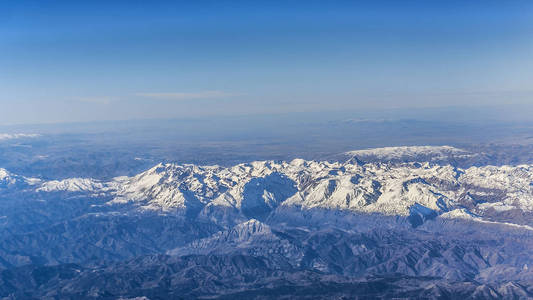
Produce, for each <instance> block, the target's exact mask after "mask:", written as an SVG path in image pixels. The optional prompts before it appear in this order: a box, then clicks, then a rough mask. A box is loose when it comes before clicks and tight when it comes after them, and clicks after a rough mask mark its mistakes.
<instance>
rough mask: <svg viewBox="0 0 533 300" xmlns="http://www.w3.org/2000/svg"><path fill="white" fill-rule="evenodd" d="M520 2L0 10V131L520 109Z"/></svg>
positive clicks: (530, 52)
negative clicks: (98, 123)
mask: <svg viewBox="0 0 533 300" xmlns="http://www.w3.org/2000/svg"><path fill="white" fill-rule="evenodd" d="M532 81H533V2H531V1H488V0H487V1H367V2H363V1H279V2H278V1H264V2H261V1H189V2H182V1H172V2H163V1H83V3H82V1H23V0H21V1H3V2H1V3H0V89H1V92H0V124H13V123H41V122H67V121H94V120H122V119H146V118H149V119H153V118H155V119H157V118H184V117H204V116H215V115H222V116H232V115H248V114H261V113H286V112H320V111H324V112H327V111H346V110H364V109H372V110H379V109H384V108H386V109H390V108H399V109H407V110H408V109H410V108H420V107H447V106H469V107H472V106H474V107H475V106H486V105H489V106H490V105H504V104H505V105H508V104H509V103H511V104H526V105H528V104H530V103H532V102H533V100H532V99H533V82H532Z"/></svg>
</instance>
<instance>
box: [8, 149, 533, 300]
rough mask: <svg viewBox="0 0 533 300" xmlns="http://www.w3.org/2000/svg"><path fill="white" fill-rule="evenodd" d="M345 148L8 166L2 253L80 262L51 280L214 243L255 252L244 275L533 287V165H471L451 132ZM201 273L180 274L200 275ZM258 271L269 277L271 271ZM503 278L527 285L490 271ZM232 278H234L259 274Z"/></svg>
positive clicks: (484, 289)
mask: <svg viewBox="0 0 533 300" xmlns="http://www.w3.org/2000/svg"><path fill="white" fill-rule="evenodd" d="M341 157H342V160H338V161H308V160H303V159H294V160H292V161H256V162H251V163H242V164H237V165H235V166H231V167H221V166H198V165H192V164H171V163H167V164H158V165H156V166H154V167H152V168H150V169H149V170H147V171H145V172H142V173H140V174H137V175H135V176H131V177H127V176H123V177H117V178H114V179H112V180H107V181H102V180H98V179H90V178H70V179H63V180H44V179H39V178H28V177H24V176H19V175H15V174H12V173H10V172H9V171H7V170H4V169H0V200H1V201H2V202H1V203H0V205H1V208H2V211H1V212H0V234H1V235H0V237H1V238H2V241H3V242H2V243H1V245H0V266H1V267H3V268H7V269H10V270H11V269H12V268H17V267H20V268H23V267H22V266H24V265H43V264H44V265H49V266H64V264H68V263H77V264H82V265H84V267H80V269H79V272H78V273H72V274H71V275H69V276H67V278H66V279H65V280H64V281H58V282H54V283H47V284H48V285H46V284H45V285H43V286H42V289H43V290H47V289H49V290H53V289H57V288H59V286H69V285H72V284H73V282H76V280H82V279H83V280H88V279H84V278H85V277H84V276H89V277H91V276H93V275H89V274H92V273H90V272H99V273H98V274H107V272H115V271H114V270H116V268H119V269H120V268H124V267H125V266H124V265H120V264H122V263H125V264H127V265H129V266H131V265H138V264H140V265H139V266H138V269H136V270H133V271H132V272H141V271H140V270H144V269H143V267H142V266H141V265H144V266H147V264H152V263H153V261H152V262H150V263H147V262H146V261H144V260H143V259H141V260H136V258H138V257H141V256H143V255H170V256H171V257H180V259H185V260H187V259H190V257H192V256H194V257H196V258H197V259H200V260H202V259H201V257H206V259H207V261H204V260H202V262H201V263H200V262H198V261H197V262H196V263H197V264H198V265H197V266H200V265H201V266H202V268H203V267H206V268H208V267H209V266H211V267H213V266H214V265H210V264H218V263H221V262H220V261H218V262H216V263H215V261H212V260H210V259H215V257H217V259H219V258H221V257H224V259H226V258H228V257H235V255H238V256H240V257H246V259H252V261H253V262H252V261H247V263H246V264H245V265H240V266H239V267H236V268H237V269H235V270H234V271H235V273H232V274H231V276H234V278H236V277H235V276H237V277H238V276H244V275H242V274H244V273H242V272H249V271H250V270H256V271H257V269H258V268H259V269H262V270H263V271H265V270H268V272H267V271H265V272H267V273H268V274H269V275H268V276H271V277H268V276H267V277H268V278H271V279H272V280H274V279H273V278H274V277H275V276H273V275H272V274H273V273H271V272H273V271H272V270H278V271H279V272H280V273H279V274H278V275H279V276H278V279H280V278H287V276H296V277H298V276H300V277H302V278H300V280H301V282H303V283H305V284H308V283H309V281H310V280H311V281H312V280H315V279H312V278H315V277H314V276H319V275H317V274H322V275H320V276H325V275H327V274H329V275H328V276H341V277H342V278H341V277H338V278H336V279H334V278H333V277H331V278H330V279H331V280H332V281H333V282H336V283H339V282H352V281H353V280H354V278H362V277H361V276H367V275H369V274H371V275H372V276H389V275H391V274H395V275H394V276H400V277H401V276H412V278H414V279H416V278H419V279H416V280H422V279H421V278H423V277H424V278H426V277H428V276H429V277H431V278H435V280H437V279H438V278H440V279H438V280H441V281H438V280H437V285H438V284H441V285H442V288H443V289H447V290H449V289H450V287H449V286H447V285H446V284H449V283H450V282H461V283H462V284H464V283H465V282H469V284H471V285H472V286H469V287H468V288H466V287H465V288H464V290H463V292H464V293H465V294H467V295H473V294H475V293H480V295H482V296H484V297H489V298H490V297H495V298H497V297H500V296H504V297H506V296H509V295H511V296H512V295H518V294H516V293H519V294H520V293H522V294H524V293H525V294H524V295H526V296H527V295H530V294H531V290H530V289H529V285H527V284H526V285H525V286H524V284H525V283H524V282H529V281H530V280H533V273H531V271H529V267H528V266H531V265H533V260H532V259H531V258H530V257H533V256H532V254H533V247H532V246H533V239H532V237H533V165H515V166H510V165H503V166H491V165H483V166H472V167H468V168H461V167H458V166H457V165H456V164H454V161H455V159H457V158H458V157H462V158H464V157H468V158H469V159H472V158H476V157H481V158H482V159H486V157H484V156H483V153H471V152H468V151H465V150H461V149H457V148H453V147H448V146H442V147H430V146H424V147H393V148H381V149H374V150H359V151H351V152H348V153H345V154H344V155H343V156H341ZM185 257H188V258H185ZM257 258H260V259H261V260H263V261H261V262H259V261H254V260H253V259H257ZM130 259H134V261H128V260H130ZM154 259H155V260H157V261H159V260H160V259H161V258H154ZM243 259H244V258H243ZM163 260H166V259H163ZM104 261H115V262H117V263H118V264H119V265H114V266H110V265H108V264H107V263H105V264H104V263H103V262H104ZM87 263H89V264H88V265H87ZM161 263H162V262H161V261H160V262H159V264H161ZM174 263H177V262H176V261H175V262H174ZM179 263H184V262H183V261H180V262H179ZM226 263H228V262H224V263H223V264H226ZM250 263H253V264H259V265H256V266H255V267H252V266H251V265H249V264H250ZM102 264H104V265H102ZM165 264H167V262H165ZM233 266H234V265H233ZM53 268H59V267H53ZM69 268H70V267H69ZM82 269H83V270H82ZM16 270H18V271H16V272H19V273H20V274H19V273H17V274H19V275H17V276H22V277H21V278H23V277H24V276H27V275H24V274H26V273H24V272H26V271H24V269H16ZM52 270H53V271H51V272H56V271H57V269H52ZM112 270H113V271H112ZM296 270H298V271H296ZM256 271H253V272H256ZM13 272H15V271H13ZM58 272H59V271H58ZM87 272H89V273H87ZM150 272H152V271H150ZM154 272H155V271H154ZM158 272H159V271H158ZM173 272H174V271H173ZM191 272H193V273H194V272H207V271H206V270H202V271H200V270H196V271H191ZM299 272H308V273H299ZM317 272H318V273H317ZM156 273H157V272H156ZM171 273H172V272H171ZM69 274H70V273H69ZM150 274H152V275H154V274H155V273H150ZM191 274H192V273H190V274H188V275H185V274H181V275H180V276H182V278H185V277H187V276H192V277H191V278H192V279H191V280H196V281H198V282H200V281H201V280H202V276H200V275H198V276H199V277H198V276H196V275H191ZM209 274H211V275H208V277H209V276H214V275H213V274H212V273H209ZM265 274H266V273H265ZM289 274H293V275H289ZM295 274H298V275H295ZM398 274H399V275H398ZM152 275H150V276H152ZM167 275H168V274H167ZM167 275H164V276H167ZM204 275H205V274H204ZM28 276H29V275H28ZM102 276H103V275H102ZM154 276H156V275H154ZM158 276H159V275H158ZM161 276H163V275H161ZM183 276H185V277H183ZM228 276H229V275H228ZM265 276H266V275H265ZM2 278H3V279H2ZM187 278H189V277H187ZM265 278H266V277H265ZM402 278H404V277H402ZM263 279H264V278H262V279H261V280H263ZM414 279H413V280H414ZM1 280H3V282H4V284H7V283H9V284H10V285H11V286H15V285H17V284H21V283H20V282H16V281H12V280H11V281H10V278H7V277H5V276H4V277H1V276H0V286H1V282H2V281H1ZM32 280H35V279H32ZM124 280H126V279H124ZM203 280H205V278H204V279H203ZM220 280H222V279H220ZM255 280H256V282H257V285H258V286H259V287H266V286H269V285H272V284H274V283H273V282H274V281H269V282H266V281H261V280H259V279H258V278H256V279H255ZM320 280H323V278H322V279H320ZM361 280H362V279H361ZM402 280H403V279H402ZM424 280H426V279H424ZM432 280H433V279H432ZM502 280H503V281H505V282H513V284H515V283H516V284H519V286H518V287H517V286H514V285H513V287H512V288H509V290H505V288H501V287H500V286H499V285H498V286H495V285H494V284H495V283H496V282H497V283H498V284H500V283H501V282H502ZM365 282H368V281H365ZM420 282H422V281H420ZM518 282H519V283H518ZM303 283H302V284H303ZM276 284H277V283H276ZM276 284H274V286H275V285H276ZM351 284H353V282H352V283H351ZM520 284H521V285H520ZM58 285H59V286H58ZM223 285H227V288H228V289H230V290H231V292H236V291H240V290H242V289H249V288H250V287H246V286H238V287H237V286H233V285H231V284H230V283H224V284H223ZM230 285H231V288H230V287H229V286H230ZM31 288H34V289H35V288H37V287H36V286H33V287H31ZM110 288H111V287H110ZM174 288H177V287H174ZM182 288H183V289H185V288H184V287H182ZM402 288H405V289H406V290H409V287H406V286H405V287H402ZM112 289H118V288H117V287H112ZM178 289H179V288H178ZM118 290H120V289H118ZM182 291H184V290H182ZM188 291H189V290H188ZM198 291H199V293H200V294H202V295H204V294H205V293H207V294H209V293H211V295H217V294H219V293H222V290H219V289H218V288H215V287H213V288H212V289H211V290H202V289H199V290H198ZM228 291H229V290H224V291H223V293H228ZM103 292H105V291H104V290H101V291H96V294H97V295H99V294H98V293H103ZM0 293H3V294H2V295H9V294H10V293H11V294H12V293H13V290H10V289H9V288H4V290H2V289H0ZM128 293H129V292H124V293H121V292H117V294H116V295H121V296H122V295H130V294H128ZM207 294H205V295H207ZM522 294H520V295H522ZM35 295H42V294H38V293H37V294H35ZM133 295H140V294H135V293H134V294H131V295H130V296H133Z"/></svg>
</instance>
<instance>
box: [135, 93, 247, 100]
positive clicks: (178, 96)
mask: <svg viewBox="0 0 533 300" xmlns="http://www.w3.org/2000/svg"><path fill="white" fill-rule="evenodd" d="M135 95H136V96H139V97H145V98H153V99H168V100H194V99H212V98H226V97H234V96H239V95H240V94H237V93H229V92H223V91H202V92H193V93H137V94H135Z"/></svg>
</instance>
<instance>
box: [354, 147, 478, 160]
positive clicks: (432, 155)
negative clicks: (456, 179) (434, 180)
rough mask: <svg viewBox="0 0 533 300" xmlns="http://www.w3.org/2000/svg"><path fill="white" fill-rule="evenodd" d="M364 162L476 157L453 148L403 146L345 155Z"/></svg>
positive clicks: (359, 151)
mask: <svg viewBox="0 0 533 300" xmlns="http://www.w3.org/2000/svg"><path fill="white" fill-rule="evenodd" d="M345 155H346V156H348V157H357V158H358V159H361V160H363V161H383V162H391V161H392V162H403V161H428V162H432V161H442V160H448V159H457V158H471V157H473V156H475V154H474V153H471V152H469V151H466V150H463V149H459V148H455V147H451V146H402V147H384V148H374V149H365V150H355V151H349V152H346V153H345Z"/></svg>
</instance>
